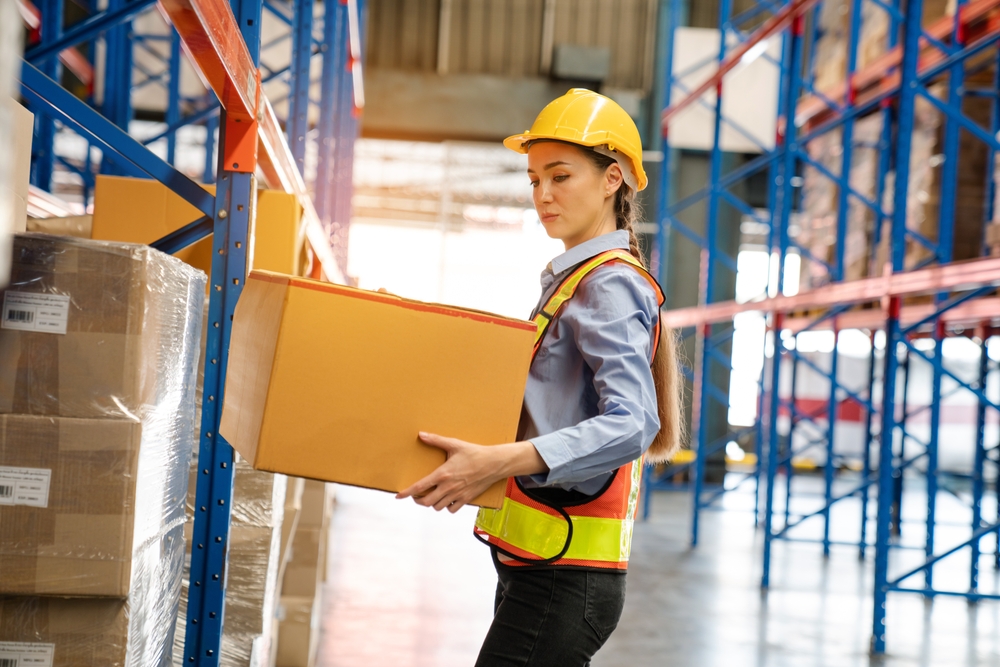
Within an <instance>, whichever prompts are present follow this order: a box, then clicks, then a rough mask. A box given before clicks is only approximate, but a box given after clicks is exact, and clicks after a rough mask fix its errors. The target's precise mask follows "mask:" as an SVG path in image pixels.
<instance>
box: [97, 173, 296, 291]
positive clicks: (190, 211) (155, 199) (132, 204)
mask: <svg viewBox="0 0 1000 667" xmlns="http://www.w3.org/2000/svg"><path fill="white" fill-rule="evenodd" d="M202 187H203V188H205V190H206V191H208V192H211V193H212V194H215V186H214V185H203V186H202ZM301 214H302V208H301V206H299V202H298V200H297V199H296V197H295V195H291V194H288V193H285V192H280V191H277V190H258V192H257V215H256V225H255V227H254V245H253V253H252V258H253V266H254V267H255V268H260V269H267V270H269V271H280V272H282V273H296V268H297V254H296V247H297V242H298V232H299V221H300V218H301ZM200 217H202V213H201V211H199V210H198V209H196V208H195V207H194V206H192V205H191V204H189V203H188V202H187V200H185V199H183V198H181V197H180V196H179V195H177V194H176V193H174V192H173V191H172V190H170V189H168V188H167V187H166V186H165V185H163V184H162V183H160V182H159V181H153V180H147V179H141V178H128V177H122V176H104V175H101V176H98V177H97V183H96V185H95V188H94V216H93V227H92V232H91V234H92V237H93V238H95V239H104V240H109V241H127V242H129V243H152V242H153V241H156V240H158V239H161V238H163V237H164V236H166V235H167V234H169V233H171V232H174V231H176V230H178V229H180V228H181V227H183V226H185V225H187V224H189V223H191V222H194V221H195V220H197V219H198V218H200ZM175 256H176V257H178V258H179V259H182V260H184V261H185V262H187V263H188V264H190V265H192V266H194V267H195V268H198V269H201V270H202V271H204V272H205V273H211V269H212V237H211V235H209V236H208V237H206V238H204V239H202V240H201V241H198V242H197V243H195V244H193V245H191V246H188V247H187V248H184V249H183V250H180V251H178V252H177V253H176V254H175Z"/></svg>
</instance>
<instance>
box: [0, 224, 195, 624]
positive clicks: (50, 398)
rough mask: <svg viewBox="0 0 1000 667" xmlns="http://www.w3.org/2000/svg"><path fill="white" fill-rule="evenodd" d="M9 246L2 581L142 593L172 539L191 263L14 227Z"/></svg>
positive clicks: (188, 431) (187, 413) (1, 451)
mask: <svg viewBox="0 0 1000 667" xmlns="http://www.w3.org/2000/svg"><path fill="white" fill-rule="evenodd" d="M14 249H15V255H14V259H15V262H14V272H13V274H12V283H11V285H10V287H9V289H7V290H6V291H5V292H4V293H3V296H2V298H3V300H4V301H3V303H4V308H3V320H2V326H0V413H4V414H3V416H2V417H0V426H2V431H0V442H2V443H3V444H2V446H0V487H3V488H0V494H7V497H6V499H5V500H6V503H5V504H0V593H4V594H14V595H34V594H42V595H94V596H114V597H126V596H128V597H132V598H135V596H137V595H143V594H152V593H155V592H156V591H159V590H160V589H161V588H162V587H163V586H164V585H165V584H164V582H162V581H160V579H161V578H162V577H163V576H168V575H169V574H170V573H171V572H173V571H175V570H176V569H177V567H176V563H179V562H181V560H180V556H179V555H175V554H173V553H172V551H170V550H172V549H177V550H179V551H178V554H179V553H182V551H183V544H182V543H181V540H180V539H179V536H180V534H181V532H180V531H181V530H182V526H183V522H184V504H183V498H184V496H185V493H186V490H187V489H186V487H187V478H188V474H187V473H188V467H189V460H190V455H191V448H192V437H193V429H194V379H195V373H194V370H195V367H196V365H197V362H198V356H199V348H198V345H197V341H198V337H197V333H198V331H199V329H200V327H201V315H202V304H203V301H204V294H205V281H206V278H205V275H204V274H203V273H201V272H200V271H197V270H195V269H192V268H191V267H189V266H187V265H186V264H184V263H182V262H180V261H179V260H176V259H174V258H172V257H169V256H167V255H164V254H162V253H160V252H157V251H155V250H152V249H150V248H148V247H146V246H138V245H131V244H121V243H107V242H98V241H86V240H79V239H69V238H57V237H51V236H45V235H41V234H25V235H19V236H17V237H16V240H15V246H14ZM0 497H2V496H0ZM171 535H173V536H176V537H177V539H176V540H174V541H173V542H171V543H170V545H169V549H168V550H167V551H164V549H166V547H165V546H164V545H165V544H166V542H165V538H166V536H171ZM175 561H176V563H175ZM147 567H148V568H150V570H149V571H144V569H143V568H147ZM171 585H172V584H171ZM157 595H158V594H157ZM154 597H155V596H154ZM161 604H162V603H161ZM132 605H133V609H135V608H137V607H136V606H135V605H136V600H135V599H133V600H132Z"/></svg>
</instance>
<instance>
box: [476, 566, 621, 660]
mask: <svg viewBox="0 0 1000 667" xmlns="http://www.w3.org/2000/svg"><path fill="white" fill-rule="evenodd" d="M493 559H494V562H495V563H496V568H497V576H498V578H499V581H498V582H497V594H496V601H495V604H494V616H493V625H492V626H490V631H489V632H488V633H487V635H486V640H485V641H484V642H483V648H482V649H481V650H480V652H479V659H478V660H477V661H476V667H588V666H589V665H590V659H591V658H592V657H593V655H594V654H595V653H597V650H598V649H599V648H601V646H603V645H604V642H606V641H607V639H608V637H609V636H610V635H611V633H612V632H613V631H614V629H615V627H617V625H618V619H619V618H620V617H621V614H622V607H623V606H624V605H625V573H624V572H599V571H587V570H569V569H566V570H562V569H555V568H542V569H525V568H518V567H509V566H506V565H504V564H502V563H499V562H496V556H495V555H494V557H493Z"/></svg>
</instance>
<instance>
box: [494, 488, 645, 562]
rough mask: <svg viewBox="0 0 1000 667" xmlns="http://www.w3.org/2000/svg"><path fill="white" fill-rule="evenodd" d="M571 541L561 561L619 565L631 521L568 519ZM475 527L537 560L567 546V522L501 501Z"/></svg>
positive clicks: (626, 548) (624, 556) (628, 542)
mask: <svg viewBox="0 0 1000 667" xmlns="http://www.w3.org/2000/svg"><path fill="white" fill-rule="evenodd" d="M570 518H571V519H572V520H573V541H572V543H571V544H570V546H569V550H568V551H567V552H566V554H565V555H564V556H563V558H570V559H573V560H597V561H606V562H610V563H619V562H622V561H626V560H628V553H629V549H630V545H631V537H632V520H631V519H627V520H625V521H622V520H620V519H604V518H600V517H589V516H571V517H570ZM476 526H477V527H478V528H479V529H480V530H482V531H483V532H485V533H487V534H489V535H492V536H493V537H496V538H498V539H500V540H502V541H504V542H506V543H507V544H510V545H513V546H515V547H517V548H518V549H523V550H524V551H527V552H528V553H531V554H534V555H535V556H537V557H538V558H539V559H545V558H551V557H552V556H555V555H556V554H558V553H559V552H560V551H561V550H562V548H563V545H564V544H565V543H566V520H565V519H563V518H562V517H556V516H552V515H551V514H548V513H546V512H542V511H540V510H536V509H534V508H531V507H528V506H527V505H524V504H522V503H519V502H517V501H515V500H511V499H510V498H504V501H503V507H501V508H500V509H499V510H494V509H481V510H479V516H478V518H477V519H476Z"/></svg>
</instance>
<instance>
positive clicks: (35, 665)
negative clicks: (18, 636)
mask: <svg viewBox="0 0 1000 667" xmlns="http://www.w3.org/2000/svg"><path fill="white" fill-rule="evenodd" d="M55 653H56V645H55V644H29V643H26V642H0V667H52V661H53V659H54V656H55Z"/></svg>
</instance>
